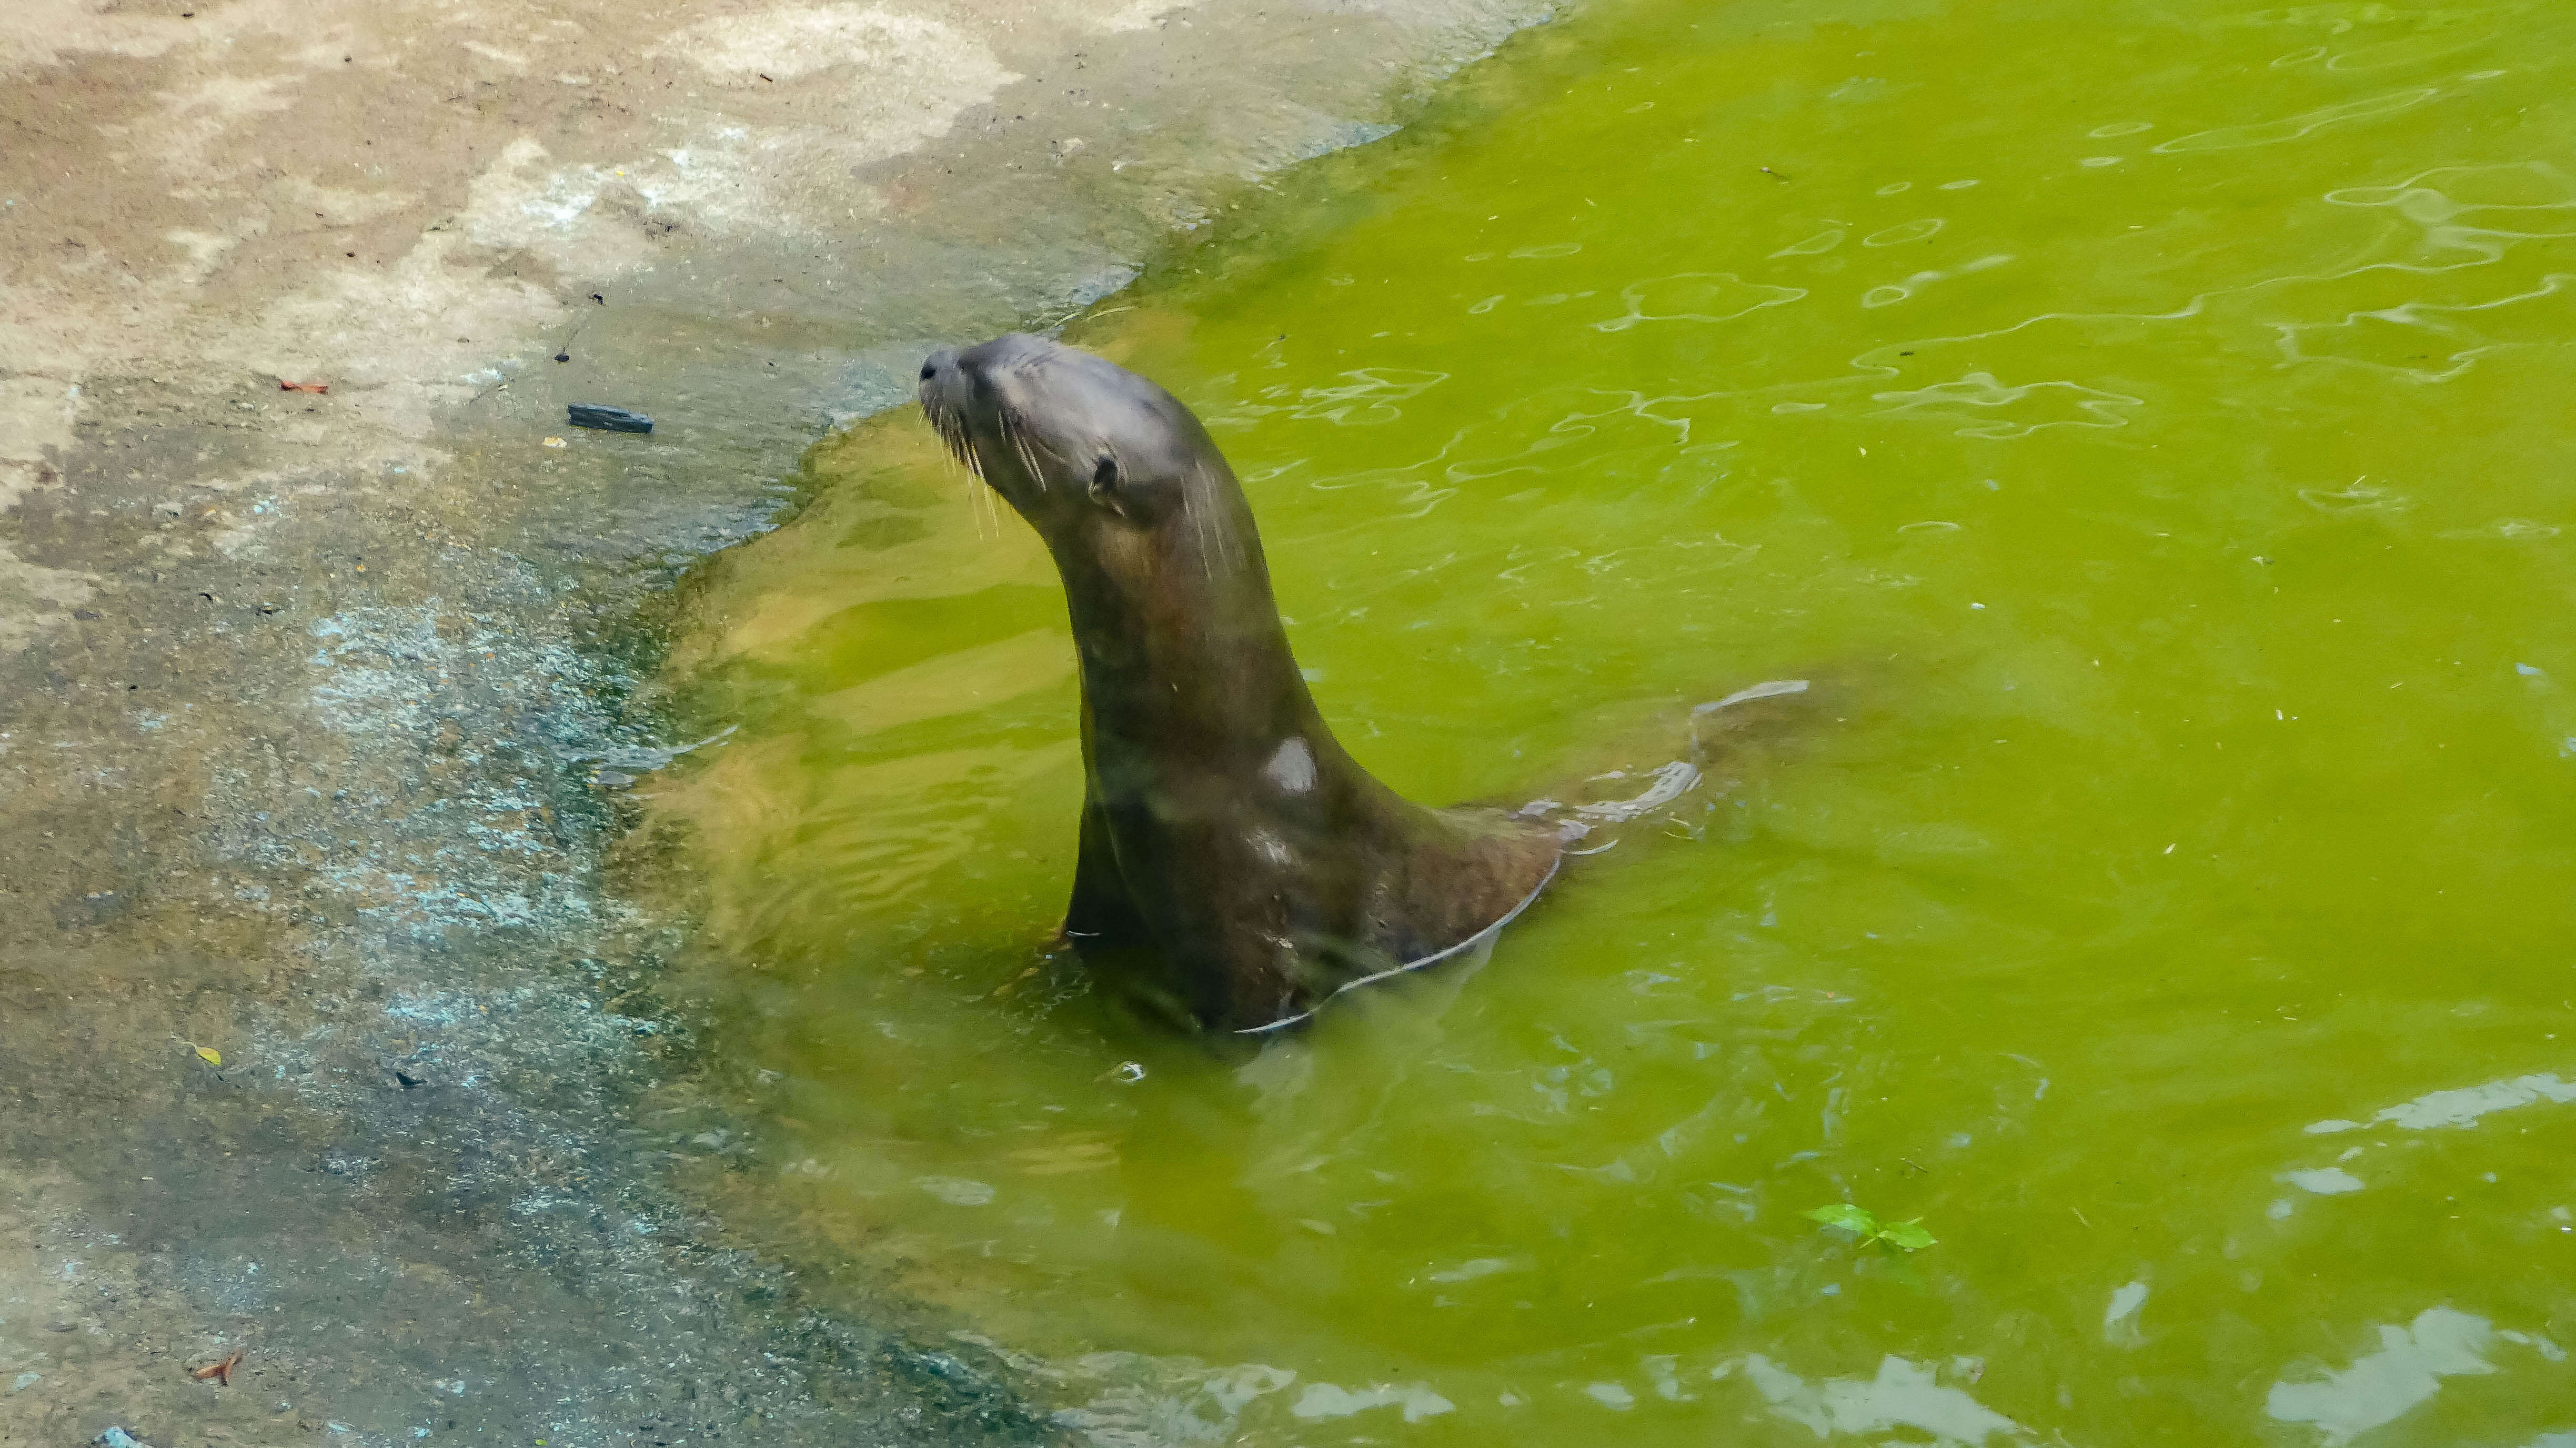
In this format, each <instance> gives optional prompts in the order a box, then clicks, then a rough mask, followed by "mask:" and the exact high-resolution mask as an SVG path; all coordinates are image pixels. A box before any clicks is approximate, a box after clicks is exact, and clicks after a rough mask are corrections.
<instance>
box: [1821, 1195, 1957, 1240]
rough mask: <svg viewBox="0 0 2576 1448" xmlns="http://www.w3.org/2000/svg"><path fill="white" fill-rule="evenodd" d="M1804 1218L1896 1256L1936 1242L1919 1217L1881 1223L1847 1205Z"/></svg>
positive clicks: (1837, 1204) (1825, 1208)
mask: <svg viewBox="0 0 2576 1448" xmlns="http://www.w3.org/2000/svg"><path fill="white" fill-rule="evenodd" d="M1807 1218H1808V1220H1810V1221H1817V1222H1822V1223H1824V1224H1825V1225H1826V1226H1828V1227H1840V1228H1841V1229H1843V1230H1844V1231H1846V1232H1849V1233H1851V1234H1852V1235H1853V1236H1855V1237H1857V1238H1859V1239H1860V1240H1861V1241H1863V1242H1876V1243H1877V1244H1878V1245H1880V1246H1882V1247H1886V1248H1889V1249H1891V1250H1894V1251H1899V1252H1920V1251H1922V1250H1923V1249H1924V1248H1926V1247H1929V1246H1931V1245H1932V1244H1933V1243H1934V1242H1936V1241H1938V1240H1940V1239H1939V1238H1937V1237H1934V1236H1933V1235H1932V1234H1931V1233H1930V1232H1928V1231H1926V1230H1924V1227H1923V1219H1922V1218H1921V1217H1916V1218H1914V1219H1912V1220H1910V1221H1904V1222H1882V1221H1880V1220H1879V1219H1878V1214H1877V1213H1875V1212H1872V1211H1870V1210H1869V1209H1868V1208H1866V1207H1859V1206H1854V1205H1853V1204H1852V1203H1850V1202H1835V1203H1833V1204H1832V1205H1830V1206H1823V1207H1818V1208H1816V1209H1815V1210H1813V1211H1811V1212H1809V1213H1807Z"/></svg>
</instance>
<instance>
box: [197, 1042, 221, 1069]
mask: <svg viewBox="0 0 2576 1448" xmlns="http://www.w3.org/2000/svg"><path fill="white" fill-rule="evenodd" d="M197 1054H198V1055H200V1056H203V1057H205V1058H206V1064H207V1065H209V1066H220V1065H222V1064H223V1063H224V1053H223V1052H221V1051H218V1050H216V1049H215V1048H214V1047H212V1046H199V1047H197Z"/></svg>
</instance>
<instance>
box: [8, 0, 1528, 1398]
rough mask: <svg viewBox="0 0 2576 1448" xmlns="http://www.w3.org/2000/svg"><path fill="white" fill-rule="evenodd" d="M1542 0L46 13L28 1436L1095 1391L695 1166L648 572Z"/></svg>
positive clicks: (31, 619)
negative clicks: (666, 917)
mask: <svg viewBox="0 0 2576 1448" xmlns="http://www.w3.org/2000/svg"><path fill="white" fill-rule="evenodd" d="M1545 10H1546V7H1545V6H1544V5H1543V4H1541V3H1538V0H1380V3H1358V0H1351V3H1332V0H1297V3H1276V0H1272V3H1261V4H1252V3H1228V4H1195V5H1193V4H1172V3H1168V0H897V3H891V4H885V5H875V4H856V3H854V4H795V3H784V4H782V3H767V0H672V3H659V4H655V5H651V6H644V7H634V6H615V5H610V4H607V3H605V0H18V3H15V4H12V5H9V6H7V7H5V8H0V78H5V82H6V84H5V85H0V1445H16V1444H29V1445H33V1444H47V1445H56V1444H64V1443H78V1442H86V1441H89V1440H91V1439H92V1438H94V1437H95V1436H96V1435H98V1434H99V1433H101V1432H102V1431H103V1430H105V1429H107V1428H109V1427H110V1426H112V1425H114V1426H122V1427H124V1428H126V1429H128V1430H130V1431H131V1432H132V1433H133V1434H135V1435H136V1436H137V1437H139V1438H141V1439H142V1440H144V1441H146V1442H148V1443H150V1444H153V1445H156V1448H179V1445H198V1444H283V1443H291V1442H302V1441H319V1442H341V1443H362V1444H388V1445H389V1444H393V1443H395V1442H398V1441H399V1442H406V1443H408V1442H414V1441H419V1440H420V1439H422V1438H432V1439H435V1438H439V1437H445V1436H448V1435H451V1434H476V1435H481V1437H482V1438H483V1440H484V1441H491V1442H511V1443H519V1442H537V1441H542V1442H547V1443H551V1444H557V1445H591V1444H621V1445H622V1444H654V1445H667V1444H677V1443H682V1442H699V1441H704V1440H707V1439H712V1438H718V1437H725V1436H731V1437H733V1438H736V1439H738V1440H740V1441H746V1442H757V1443H762V1444H789V1445H794V1444H804V1443H825V1442H829V1443H834V1444H842V1443H850V1442H868V1443H886V1444H895V1443H923V1444H929V1443H961V1442H984V1441H993V1442H1054V1441H1068V1440H1078V1434H1079V1429H1078V1427H1077V1426H1072V1425H1068V1424H1066V1423H1061V1422H1059V1421H1057V1420H1056V1419H1055V1418H1053V1417H1052V1416H1051V1415H1050V1413H1049V1412H1048V1411H1047V1409H1046V1407H1045V1405H1043V1404H1042V1403H1038V1402H1036V1401H1034V1400H1033V1399H1031V1398H1030V1397H1029V1396H1027V1395H1025V1394H1024V1393H1023V1391H1022V1385H1021V1384H1019V1383H1017V1382H1015V1381H1014V1374H1013V1370H1012V1369H1011V1367H1010V1366H1009V1365H1008V1362H1007V1361H1006V1360H1005V1359H1004V1358H1003V1357H1001V1356H998V1355H985V1354H983V1353H982V1352H981V1351H980V1350H978V1349H975V1348H973V1347H972V1346H971V1345H962V1344H968V1343H969V1342H970V1340H971V1337H972V1334H971V1333H967V1332H965V1329H968V1328H971V1326H972V1324H971V1323H961V1322H958V1321H956V1320H954V1318H953V1317H951V1316H949V1315H947V1314H946V1313H945V1311H944V1310H933V1309H931V1308H928V1307H925V1306H922V1305H919V1304H915V1303H910V1302H907V1301H905V1300H903V1299H902V1298H901V1297H900V1296H899V1295H897V1294H894V1293H892V1292H886V1293H882V1294H878V1295H877V1298H876V1299H875V1300H874V1302H873V1305H872V1307H871V1308H870V1310H869V1311H867V1312H864V1313H854V1312H852V1311H851V1310H849V1308H848V1307H847V1305H846V1303H847V1294H846V1293H845V1292H838V1291H836V1292H835V1293H834V1294H833V1295H832V1297H831V1299H830V1301H829V1302H825V1301H822V1300H820V1299H818V1298H817V1297H816V1296H815V1295H814V1294H812V1293H810V1292H808V1291H807V1290H806V1289H805V1287H804V1285H803V1284H802V1283H801V1282H800V1279H799V1275H798V1273H797V1272H796V1271H795V1270H793V1269H791V1268H790V1267H788V1266H786V1265H783V1264H781V1263H779V1262H776V1261H773V1260H770V1259H768V1258H765V1257H764V1256H762V1255H761V1254H760V1253H758V1252H757V1251H754V1250H750V1249H747V1248H745V1247H743V1246H741V1245H739V1244H737V1243H736V1242H735V1241H734V1240H733V1239H731V1238H729V1237H728V1235H727V1232H726V1229H725V1224H724V1223H723V1222H721V1221H719V1220H713V1219H711V1218H709V1217H708V1216H707V1215H705V1214H704V1213H702V1212H698V1211H694V1210H692V1209H691V1208H690V1207H689V1206H688V1205H687V1204H686V1203H685V1202H684V1201H683V1200H682V1199H681V1197H680V1196H679V1195H678V1194H677V1193H675V1191H674V1190H673V1189H672V1185H671V1177H672V1168H673V1167H674V1165H675V1164H677V1163H680V1162H682V1161H683V1160H685V1159H688V1158H704V1157H709V1156H722V1155H724V1154H725V1153H728V1152H732V1151H737V1150H739V1149H740V1136H741V1132H740V1128H739V1124H738V1123H737V1122H736V1121H735V1120H734V1119H733V1118H732V1117H731V1115H730V1114H729V1109H730V1108H729V1105H728V1103H727V1101H726V1100H725V1099H723V1097H722V1096H721V1093H719V1092H715V1091H713V1090H710V1089H708V1088H706V1087H704V1086H703V1085H701V1084H700V1081H699V1076H700V1074H701V1073H700V1066H699V1063H698V1061H697V1058H696V1054H695V1053H696V1050H697V1047H696V1045H695V1039H696V1037H695V1026H696V1022H695V1021H694V1019H693V1017H692V1006H691V1002H689V1001H688V1000H686V999H681V998H674V997H672V996H669V995H667V994H665V993H664V992H663V991H662V990H661V989H660V982H661V979H662V977H661V976H660V975H659V974H658V973H657V970H656V963H657V962H658V961H659V960H661V959H664V958H667V956H668V955H669V954H670V952H671V951H672V950H673V949H675V948H676V945H677V941H676V939H675V936H674V932H675V931H676V930H677V929H679V928H680V927H678V926H676V925H674V924H673V923H671V922H667V921H662V920H657V919H655V918H652V916H651V915H650V913H649V912H647V911H645V910H643V909H641V908H639V907H638V906H636V905H635V904H633V903H632V902H628V901H623V900H620V899H619V898H617V896H616V895H615V893H614V892H613V890H611V889H610V888H609V887H608V884H607V882H606V879H605V876H604V873H603V860H604V859H605V856H606V853H607V850H608V847H609V844H610V842H611V841H612V840H613V839H614V838H615V836H616V833H617V831H618V830H619V828H620V825H621V821H622V820H623V819H624V818H625V817H626V813H627V811H628V809H629V806H628V805H627V804H626V803H625V802H624V801H623V800H622V798H621V795H620V790H621V789H622V788H624V787H626V786H627V785H629V784H631V783H632V782H633V781H634V780H635V779H636V778H638V777H641V776H644V775H647V774H649V773H650V771H651V770H652V769H653V768H655V767H657V766H658V765H659V764H660V763H663V762H666V761H667V760H668V758H669V757H670V753H669V751H670V750H671V749H672V748H674V747H679V746H681V745H684V744H685V743H686V741H674V740H665V739H659V738H656V737H653V730H652V726H651V723H650V711H649V710H639V709H637V708H635V707H633V695H634V692H635V690H636V688H637V686H638V684H639V681H640V680H642V679H643V678H644V677H645V676H646V674H647V673H648V671H649V670H650V669H651V667H652V665H653V663H654V661H655V659H656V656H657V648H658V644H657V638H656V633H655V623H656V619H657V615H658V610H659V609H660V607H661V604H662V601H663V600H664V599H666V598H667V597H668V593H669V589H670V587H671V585H672V583H673V582H674V581H675V580H676V579H677V578H679V577H680V576H681V575H683V574H684V573H685V572H686V571H687V570H688V569H689V568H690V567H691V566H692V565H693V564H694V563H695V562H696V561H697V560H698V559H700V558H702V557H704V556H705V555H706V554H707V553H709V552H711V551H713V550H716V549H720V548H722V547H724V546H726V545H727V544H729V543H732V542H735V541H738V540H739V539H741V538H743V537H746V536H749V535H750V534H752V533H754V532H757V531H759V530H760V529H762V528H764V527H765V526H767V525H768V523H769V521H770V519H771V518H772V517H773V515H774V514H775V511H776V510H777V508H778V507H779V505H780V503H781V502H782V500H783V499H785V498H787V497H789V496H791V495H792V492H793V488H792V486H791V484H789V483H788V482H786V481H783V479H784V478H785V477H786V475H787V474H788V473H789V472H790V470H791V469H792V468H793V466H794V463H795V459H796V457H797V455H798V453H799V452H800V451H801V450H802V449H803V448H804V447H805V446H806V445H807V444H808V443H810V442H811V441H812V440H813V439H814V438H815V437H816V436H818V435H819V434H820V433H821V432H822V431H823V430H825V429H826V428H828V427H829V426H831V425H833V424H834V423H836V422H838V421H842V420H846V419H848V418H852V417H856V416H862V415H865V414H868V413H870V412H873V411H877V410H880V409H882V408H884V407H887V406H890V405H893V404H895V403H896V402H898V401H900V400H901V399H902V398H903V397H905V396H906V395H907V394H908V390H909V384H910V371H911V368H912V367H913V366H914V365H915V364H916V363H917V361H918V358H919V356H920V355H921V353H922V351H923V350H924V349H925V348H926V347H927V346H928V345H929V344H931V343H933V342H935V341H941V340H956V339H960V338H970V337H978V336H982V335H987V334H990V333H992V332H994V331H998V330H1002V329H1005V328H1008V327H1013V326H1021V327H1027V326H1043V325H1046V324H1047V323H1049V322H1050V321H1052V320H1054V319H1057V318H1060V317H1062V316H1065V315H1067V314H1069V313H1071V312H1072V311H1074V310H1077V309H1078V308H1080V307H1081V306H1083V305H1085V304H1086V303H1088V302H1089V301H1090V300H1092V299H1094V298H1096V297H1098V296H1101V295H1104V294H1106V293H1108V292H1110V291H1114V290H1116V289H1117V288H1118V287H1120V286H1123V285H1124V284H1125V283H1126V282H1127V281H1128V280H1129V279H1131V278H1132V277H1133V276H1135V275H1136V272H1137V269H1138V267H1139V266H1140V265H1142V264H1144V263H1145V262H1146V261H1148V260H1150V259H1151V258H1153V257H1155V256H1157V255H1160V254H1163V253H1165V252H1166V251H1167V249H1169V248H1170V247H1172V246H1174V245H1175V244H1177V243H1178V242H1179V241H1180V240H1181V239H1185V238H1186V237H1187V236H1188V235H1189V234H1190V233H1191V232H1192V230H1193V229H1195V228H1197V227H1199V226H1202V225H1203V224H1204V223H1205V222H1206V221H1207V220H1208V219H1209V218H1211V217H1213V216H1216V215H1218V214H1220V213H1221V212H1222V210H1223V208H1224V207H1225V206H1226V205H1227V203H1228V200H1229V198H1231V197H1234V196H1238V195H1240V194H1241V192H1242V189H1243V188H1245V187H1248V186H1254V185H1259V184H1261V178H1262V177H1263V176H1265V175H1267V174H1269V173H1271V172H1273V171H1276V170H1277V169H1278V168H1280V167H1282V166H1285V165H1288V164H1291V163H1293V162H1295V161H1296V160H1298V159H1301V158H1303V157H1306V156H1311V155H1315V154H1319V153H1322V152H1324V151H1328V150H1331V149H1334V148H1337V147H1341V146H1345V145H1349V144H1353V143H1355V142H1361V141H1366V140H1369V139H1372V138H1374V137H1376V136H1378V135H1380V134H1383V132H1384V131H1385V130H1386V129H1387V128H1388V127H1389V126H1390V125H1392V124H1394V123H1396V122H1398V121H1400V120H1401V118H1402V116H1403V114H1404V107H1405V104H1406V102H1407V99H1408V97H1410V96H1413V95H1416V94H1418V93H1419V92H1420V91H1421V90H1422V89H1423V88H1424V87H1426V86H1428V85H1430V84H1432V83H1433V82H1435V81H1436V80H1437V79H1438V78H1439V77H1441V76H1443V75H1445V74H1447V73H1449V72H1450V71H1452V70H1454V69H1455V68H1456V67H1457V66H1459V65H1461V64H1464V63H1466V62H1467V61H1469V60H1471V59H1473V58H1475V57H1477V56H1480V55H1482V54H1485V53H1487V52H1488V51H1490V50H1491V49H1492V48H1493V47H1494V46H1495V45H1497V44H1498V43H1500V42H1501V41H1502V40H1503V39H1504V38H1505V37H1507V36H1508V35H1509V34H1510V33H1511V32H1512V31H1514V30H1515V29H1517V28H1519V27H1521V26H1524V25H1528V24H1532V23H1535V22H1537V21H1539V20H1541V19H1543V18H1544V15H1545ZM282 384H298V386H297V387H296V388H294V389H289V388H286V387H284V386H283V385H282ZM323 389H327V390H323ZM570 402H599V403H607V404H613V405H618V406H625V407H633V408H638V409H641V410H643V411H646V412H649V413H652V414H653V415H654V416H655V417H656V418H657V421H658V425H657V427H656V430H655V431H654V432H653V433H652V434H651V435H649V436H631V435H619V434H611V433H593V432H579V431H575V430H573V429H569V428H567V427H566V426H565V425H564V411H563V408H564V405H565V404H566V403H570ZM961 1334H963V1335H962V1336H961ZM236 1349H240V1350H243V1351H244V1353H245V1356H244V1357H243V1359H242V1361H241V1363H240V1364H239V1366H238V1367H237V1368H235V1369H234V1370H233V1371H232V1373H231V1374H230V1381H229V1385H226V1384H224V1383H221V1382H218V1381H216V1380H213V1379H211V1378H210V1379H207V1380H199V1379H197V1378H194V1377H192V1376H191V1369H193V1368H196V1367H199V1366H201V1365H204V1364H208V1363H213V1362H217V1361H220V1360H222V1359H224V1358H226V1357H227V1356H228V1355H229V1354H231V1353H232V1352H233V1351H234V1350H236Z"/></svg>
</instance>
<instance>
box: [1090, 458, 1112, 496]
mask: <svg viewBox="0 0 2576 1448" xmlns="http://www.w3.org/2000/svg"><path fill="white" fill-rule="evenodd" d="M1116 486H1118V459H1116V458H1112V457H1104V458H1102V459H1101V460H1100V461H1099V463H1098V464H1096V465H1094V466H1093V468H1092V469H1091V491H1093V492H1095V493H1105V492H1107V491H1109V490H1110V489H1111V488H1114V487H1116Z"/></svg>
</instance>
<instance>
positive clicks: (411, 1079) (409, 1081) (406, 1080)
mask: <svg viewBox="0 0 2576 1448" xmlns="http://www.w3.org/2000/svg"><path fill="white" fill-rule="evenodd" d="M394 1079H395V1080H397V1081H400V1082H401V1083H402V1085H403V1089H404V1090H405V1091H409V1090H410V1089H411V1088H413V1087H414V1086H426V1085H428V1084H429V1081H428V1080H427V1078H425V1077H420V1076H415V1075H413V1074H412V1073H410V1072H409V1071H406V1070H404V1069H403V1068H401V1067H400V1066H396V1067H395V1068H394Z"/></svg>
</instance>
